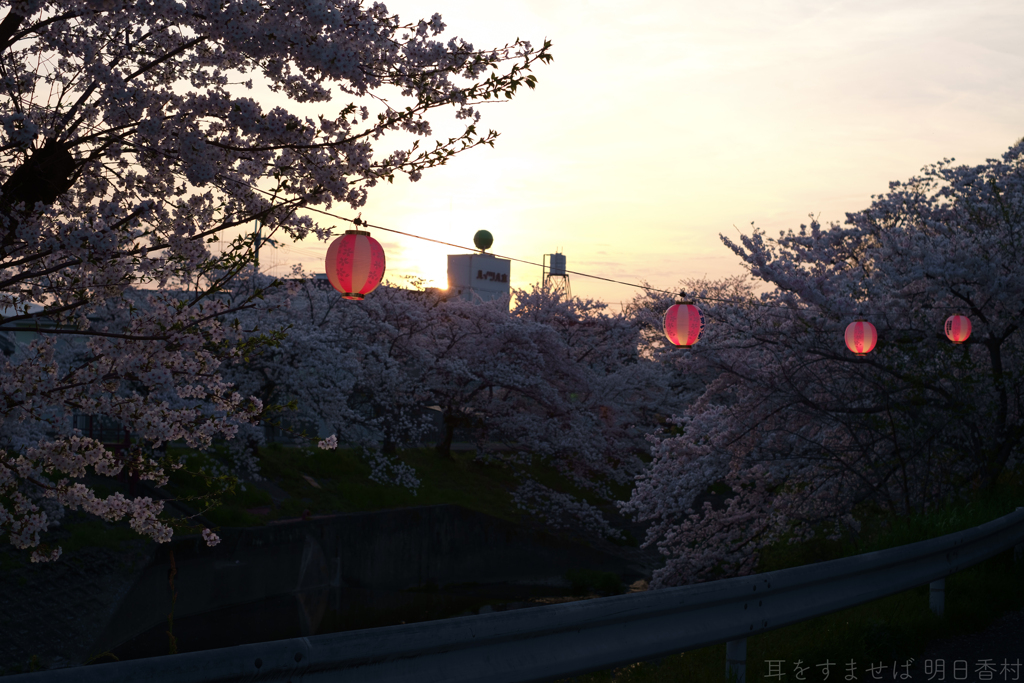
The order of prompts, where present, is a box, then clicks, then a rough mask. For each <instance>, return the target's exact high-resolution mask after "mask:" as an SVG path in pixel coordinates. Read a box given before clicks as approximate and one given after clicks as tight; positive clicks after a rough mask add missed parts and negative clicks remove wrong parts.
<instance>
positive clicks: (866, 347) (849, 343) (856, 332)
mask: <svg viewBox="0 0 1024 683" xmlns="http://www.w3.org/2000/svg"><path fill="white" fill-rule="evenodd" d="M877 341H878V332H876V331H875V326H874V325H872V324H871V323H869V322H867V321H866V320H857V321H856V322H852V323H850V324H849V325H847V326H846V348H848V349H850V350H851V351H853V352H854V353H855V354H857V355H858V356H866V355H867V354H869V353H871V349H873V348H875V342H877Z"/></svg>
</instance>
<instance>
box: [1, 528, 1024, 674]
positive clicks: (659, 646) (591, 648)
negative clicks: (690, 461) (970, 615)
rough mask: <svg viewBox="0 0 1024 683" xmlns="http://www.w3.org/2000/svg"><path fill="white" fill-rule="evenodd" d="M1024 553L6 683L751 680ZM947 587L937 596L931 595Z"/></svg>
mask: <svg viewBox="0 0 1024 683" xmlns="http://www.w3.org/2000/svg"><path fill="white" fill-rule="evenodd" d="M1014 546H1017V550H1018V554H1020V553H1021V551H1022V550H1024V508H1017V511H1016V512H1013V513H1011V514H1009V515H1006V516H1005V517H1001V518H999V519H997V520H994V521H991V522H988V523H986V524H982V525H981V526H978V527H975V528H973V529H968V530H965V531H961V532H958V533H955V534H949V535H948V536H942V537H941V538H935V539H931V540H928V541H922V542H920V543H912V544H909V545H905V546H901V547H899V548H892V549H889V550H882V551H878V552H873V553H866V554H863V555H857V556H854V557H848V558H844V559H840V560H833V561H830V562H821V563H818V564H812V565H805V566H802V567H795V568H793V569H784V570H780V571H775V572H767V573H764V574H756V575H753V576H745V577H739V578H733V579H725V580H722V581H714V582H710V583H702V584H696V585H691V586H680V587H677V588H667V589H663V590H657V591H647V592H644V593H633V594H630V595H617V596H613V597H608V598H598V599H594V600H586V601H580V602H573V603H566V604H558V605H546V606H543V607H536V608H531V609H524V610H516V611H513V612H499V613H491V614H483V615H479V616H472V617H458V618H455V619H445V620H441V621H431V622H421V623H416V624H407V625H401V626H389V627H385V628H375V629H367V630H363V631H349V632H344V633H332V634H327V635H321V636H312V637H309V638H296V639H291V640H279V641H274V642H267V643H257V644H253V645H240V646H237V647H230V648H223V649H219V650H207V651H204V652H193V653H188V654H181V655H170V656H166V657H153V658H150V659H140V660H132V661H126V662H116V663H109V664H97V665H93V666H87V667H75V668H70V669H58V670H54V671H45V672H40V673H34V674H22V675H18V676H11V677H5V678H4V683H63V682H67V683H70V682H72V681H73V682H74V683H117V682H121V681H124V682H128V681H147V682H148V683H164V682H166V683H171V682H173V683H236V682H239V683H240V682H242V681H260V682H274V683H278V682H280V683H285V682H290V683H299V682H300V681H302V682H303V683H313V682H316V683H319V682H321V681H323V682H326V681H338V680H344V681H345V682H346V683H384V682H389V683H390V682H395V683H397V682H399V681H401V682H409V683H412V682H415V683H433V682H437V683H442V682H443V683H471V682H474V683H475V682H478V681H487V682H488V683H526V682H528V681H552V680H556V679H558V678H564V677H567V676H574V675H579V674H584V673H588V672H590V671H597V670H602V669H609V668H612V667H617V666H624V665H627V664H632V663H634V662H638V661H644V660H648V659H655V658H658V657H664V656H668V655H672V654H675V653H678V652H681V651H688V650H692V649H697V648H701V647H705V646H708V645H716V644H719V643H722V642H726V643H728V645H727V648H726V650H727V655H726V657H727V669H731V670H732V671H734V672H735V673H737V674H739V677H740V680H744V679H745V661H744V660H745V658H746V657H745V652H746V638H747V637H748V636H752V635H756V634H759V633H763V632H765V631H769V630H772V629H776V628H779V627H782V626H787V625H789V624H795V623H797V622H800V621H804V620H807V619H811V618H813V617H817V616H821V615H824V614H829V613H831V612H836V611H838V610H842V609H846V608H848V607H853V606H856V605H859V604H862V603H865V602H869V601H871V600H876V599H878V598H882V597H885V596H887V595H892V594H894V593H899V592H901V591H904V590H907V589H910V588H914V587H916V586H921V585H924V584H926V583H932V587H933V590H932V593H931V597H932V607H933V609H935V608H936V606H938V609H939V610H940V611H941V607H942V603H941V600H938V599H937V596H938V597H939V598H941V595H942V594H941V593H938V592H937V591H936V583H937V582H940V581H942V580H943V579H944V578H945V577H946V576H949V575H950V574H953V573H955V572H958V571H961V570H963V569H966V568H968V567H970V566H972V565H975V564H977V563H978V562H981V561H982V560H985V559H987V558H989V557H992V556H993V555H996V554H998V553H1000V552H1002V551H1004V550H1007V549H1009V548H1011V547H1014ZM933 582H935V583H933Z"/></svg>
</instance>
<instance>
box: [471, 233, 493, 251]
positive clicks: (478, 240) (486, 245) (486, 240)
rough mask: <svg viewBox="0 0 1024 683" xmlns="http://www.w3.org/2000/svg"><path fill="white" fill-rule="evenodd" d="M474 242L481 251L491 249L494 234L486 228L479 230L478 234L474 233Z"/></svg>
mask: <svg viewBox="0 0 1024 683" xmlns="http://www.w3.org/2000/svg"><path fill="white" fill-rule="evenodd" d="M473 244H475V245H476V248H477V249H479V250H480V251H484V250H485V249H490V248H491V245H492V244H494V236H493V235H492V234H491V233H489V232H487V231H486V230H477V232H476V234H475V235H473Z"/></svg>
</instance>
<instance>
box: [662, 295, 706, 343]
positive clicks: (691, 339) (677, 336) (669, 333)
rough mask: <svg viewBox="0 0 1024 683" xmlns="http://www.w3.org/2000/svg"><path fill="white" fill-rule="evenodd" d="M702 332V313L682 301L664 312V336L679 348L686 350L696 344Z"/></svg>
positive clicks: (687, 302)
mask: <svg viewBox="0 0 1024 683" xmlns="http://www.w3.org/2000/svg"><path fill="white" fill-rule="evenodd" d="M703 331H704V313H703V312H702V311H701V310H700V309H699V308H697V307H696V306H694V305H693V304H691V303H690V302H689V301H683V302H681V303H678V304H673V305H672V306H670V307H669V309H668V310H667V311H665V336H666V337H668V340H669V341H670V342H672V343H673V344H675V345H676V346H678V347H679V348H683V349H688V348H690V347H691V346H693V345H694V344H696V343H697V340H698V339H700V335H701V332H703Z"/></svg>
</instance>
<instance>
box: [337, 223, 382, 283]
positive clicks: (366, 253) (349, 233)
mask: <svg viewBox="0 0 1024 683" xmlns="http://www.w3.org/2000/svg"><path fill="white" fill-rule="evenodd" d="M383 277H384V248H383V247H381V246H380V242H378V241H377V240H375V239H373V238H372V237H370V233H368V232H366V231H364V230H346V231H345V234H344V235H342V236H341V237H339V238H338V239H336V240H334V241H333V242H331V246H330V247H328V248H327V279H328V280H329V281H330V283H331V286H332V287H334V288H335V289H336V290H338V291H339V292H341V295H342V296H343V297H344V298H346V299H362V298H363V297H364V296H366V295H367V294H369V293H370V292H372V291H373V290H374V289H376V288H377V285H379V284H380V281H381V278H383Z"/></svg>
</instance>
